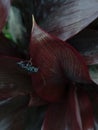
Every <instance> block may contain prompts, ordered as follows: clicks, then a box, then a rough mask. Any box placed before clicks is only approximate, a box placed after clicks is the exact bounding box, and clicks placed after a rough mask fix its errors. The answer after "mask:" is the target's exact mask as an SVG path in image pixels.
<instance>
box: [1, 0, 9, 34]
mask: <svg viewBox="0 0 98 130" xmlns="http://www.w3.org/2000/svg"><path fill="white" fill-rule="evenodd" d="M9 8H10V0H0V32H1V30H2V28H3V27H4V25H5V22H6V20H7V17H8V14H9Z"/></svg>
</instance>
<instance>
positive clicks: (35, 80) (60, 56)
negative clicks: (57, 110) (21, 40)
mask: <svg viewBox="0 0 98 130" xmlns="http://www.w3.org/2000/svg"><path fill="white" fill-rule="evenodd" d="M30 56H31V58H32V65H34V66H35V67H37V68H38V72H37V73H33V74H32V86H33V87H34V89H35V91H36V92H37V94H38V95H40V96H41V97H42V98H44V99H47V100H49V101H53V100H54V101H55V100H59V99H61V98H63V97H64V95H65V87H66V84H67V82H68V81H69V80H72V81H74V82H80V83H90V82H91V79H90V76H89V72H88V69H87V66H86V64H85V61H84V59H83V58H82V57H81V55H80V54H79V53H78V52H77V51H76V50H75V49H74V48H73V47H71V46H70V45H68V44H67V43H65V42H63V41H61V40H59V39H58V38H56V37H52V36H50V35H49V34H47V33H46V32H44V31H43V30H42V29H40V28H39V27H38V26H37V24H36V23H35V21H33V29H32V34H31V44H30Z"/></svg>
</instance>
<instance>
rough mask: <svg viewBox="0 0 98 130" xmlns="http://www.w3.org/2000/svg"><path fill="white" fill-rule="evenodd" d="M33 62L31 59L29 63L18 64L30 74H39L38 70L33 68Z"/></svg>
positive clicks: (21, 62)
mask: <svg viewBox="0 0 98 130" xmlns="http://www.w3.org/2000/svg"><path fill="white" fill-rule="evenodd" d="M31 61H32V59H30V60H29V61H20V62H17V64H18V65H19V66H20V67H21V68H23V69H25V70H26V71H28V72H30V73H34V72H35V73H36V72H38V68H37V67H35V66H33V65H32V62H31Z"/></svg>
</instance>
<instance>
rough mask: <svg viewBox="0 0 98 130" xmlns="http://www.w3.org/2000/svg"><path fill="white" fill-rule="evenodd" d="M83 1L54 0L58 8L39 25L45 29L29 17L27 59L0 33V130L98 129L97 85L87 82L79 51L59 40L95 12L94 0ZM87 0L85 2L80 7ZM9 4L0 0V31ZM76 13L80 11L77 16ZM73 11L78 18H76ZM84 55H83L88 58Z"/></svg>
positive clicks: (93, 15) (84, 23)
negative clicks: (30, 28)
mask: <svg viewBox="0 0 98 130" xmlns="http://www.w3.org/2000/svg"><path fill="white" fill-rule="evenodd" d="M88 1H89V2H92V0H86V1H82V0H79V1H77V0H76V1H74V0H72V1H71V2H61V3H59V2H57V4H56V6H57V5H59V6H57V7H59V10H58V11H57V10H55V11H54V13H53V12H52V13H51V14H50V17H49V18H48V20H46V21H45V22H43V23H44V24H43V25H42V26H43V28H44V29H46V30H47V32H48V33H47V32H45V31H44V30H43V29H41V28H40V27H39V26H38V25H37V24H36V22H35V20H34V18H33V27H32V32H31V41H30V47H29V54H28V56H29V57H30V60H29V59H26V58H22V57H23V56H22V55H21V54H20V53H18V51H16V49H15V48H13V46H10V41H9V45H8V46H6V44H5V43H3V42H5V41H6V42H7V41H8V40H7V39H5V38H4V37H3V36H2V34H1V40H0V48H2V49H3V51H2V50H1V49H0V128H1V129H2V130H17V129H18V130H33V129H34V130H94V129H96V130H97V129H98V128H97V121H98V118H97V112H98V111H97V107H98V105H97V99H98V96H97V93H98V88H97V87H98V86H97V84H95V83H94V82H93V81H92V79H91V77H90V75H89V72H88V67H87V65H86V62H85V60H84V58H83V57H82V56H81V54H80V53H79V52H78V51H77V50H76V49H75V48H73V47H72V46H71V45H69V44H68V43H67V42H65V41H62V40H61V39H63V40H67V39H68V38H70V37H72V36H73V35H75V34H76V33H77V32H79V31H80V30H81V29H83V28H84V27H86V26H87V25H88V24H89V23H91V22H92V21H93V20H94V19H95V18H96V17H97V16H98V9H97V6H98V2H97V1H93V4H90V3H89V2H88ZM87 3H88V6H83V5H84V4H87ZM9 5H10V0H5V2H4V1H3V0H0V16H1V15H3V16H4V17H0V31H1V30H2V29H3V27H4V24H5V22H6V19H7V16H8V12H9ZM61 5H62V6H61ZM73 6H74V8H73ZM75 7H77V8H75ZM57 9H58V8H57ZM64 9H66V10H67V12H66V11H65V10H64ZM73 9H75V10H73ZM83 9H84V10H85V9H88V10H87V11H84V10H83ZM77 10H79V12H77ZM60 11H62V15H61V16H60ZM72 11H73V13H72V14H71V15H70V13H71V12H72ZM75 11H76V12H75ZM82 11H83V12H82ZM89 11H90V12H89ZM3 12H4V14H3ZM84 12H85V13H87V14H85V13H84ZM82 13H83V14H82ZM57 14H58V15H57ZM68 14H69V15H68ZM80 14H82V15H81V16H79V15H80ZM86 15H87V16H88V17H86ZM56 16H57V17H56ZM68 16H69V19H68ZM75 16H78V17H79V18H77V20H76V21H75V20H74V18H75ZM3 21H4V22H3ZM64 22H66V23H64ZM68 23H69V24H68ZM67 24H68V25H67ZM78 24H80V25H81V26H78ZM58 30H59V32H58ZM13 31H14V30H13ZM51 32H52V34H51ZM55 35H57V36H58V37H59V38H61V39H59V38H58V37H56V36H55ZM69 42H71V40H70V41H69ZM2 43H3V44H2ZM9 46H10V47H9ZM6 47H7V50H6V49H5V48H6ZM13 49H14V51H13ZM16 57H17V58H16ZM25 57H26V56H25ZM89 59H90V57H89ZM89 59H88V58H87V63H89ZM96 59H97V57H96ZM93 63H94V64H95V62H93Z"/></svg>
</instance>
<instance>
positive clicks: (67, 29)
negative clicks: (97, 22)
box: [42, 0, 98, 40]
mask: <svg viewBox="0 0 98 130" xmlns="http://www.w3.org/2000/svg"><path fill="white" fill-rule="evenodd" d="M51 10H53V11H51V12H50V14H48V18H46V19H45V20H44V21H43V24H42V27H43V28H44V29H45V30H46V31H48V32H49V33H51V34H53V35H56V36H58V37H59V38H61V39H62V40H66V39H68V38H70V37H72V36H73V35H75V34H76V33H78V32H79V31H81V30H82V29H83V28H85V27H86V26H87V25H88V24H90V23H91V22H92V21H93V20H94V19H96V18H97V17H98V1H97V0H85V1H83V0H66V1H65V0H60V1H58V0H57V1H56V2H55V4H54V5H53V8H52V9H51Z"/></svg>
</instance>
